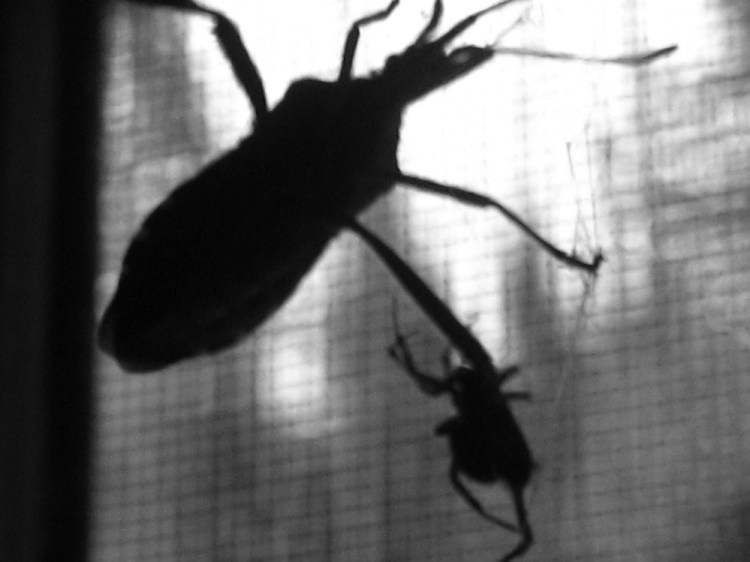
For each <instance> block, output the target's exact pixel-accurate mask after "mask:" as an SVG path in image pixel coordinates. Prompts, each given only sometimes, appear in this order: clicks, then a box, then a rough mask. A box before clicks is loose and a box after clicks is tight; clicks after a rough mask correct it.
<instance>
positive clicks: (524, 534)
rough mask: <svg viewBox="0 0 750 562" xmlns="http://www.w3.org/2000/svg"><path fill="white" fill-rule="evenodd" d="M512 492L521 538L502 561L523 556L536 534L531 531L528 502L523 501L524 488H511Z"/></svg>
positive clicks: (505, 561)
mask: <svg viewBox="0 0 750 562" xmlns="http://www.w3.org/2000/svg"><path fill="white" fill-rule="evenodd" d="M511 494H512V496H513V505H514V506H515V508H516V519H517V520H518V526H519V532H520V534H521V540H520V541H519V542H518V544H517V545H516V546H515V548H514V549H513V550H511V551H510V552H509V553H508V554H506V555H505V556H503V558H502V559H501V560H500V562H509V561H510V560H513V559H514V558H517V557H519V556H521V555H522V554H523V553H524V552H526V551H527V550H528V549H529V547H530V546H531V544H532V543H533V542H534V534H533V532H532V531H531V525H530V524H529V518H528V515H527V513H526V504H525V503H524V501H523V490H520V489H511Z"/></svg>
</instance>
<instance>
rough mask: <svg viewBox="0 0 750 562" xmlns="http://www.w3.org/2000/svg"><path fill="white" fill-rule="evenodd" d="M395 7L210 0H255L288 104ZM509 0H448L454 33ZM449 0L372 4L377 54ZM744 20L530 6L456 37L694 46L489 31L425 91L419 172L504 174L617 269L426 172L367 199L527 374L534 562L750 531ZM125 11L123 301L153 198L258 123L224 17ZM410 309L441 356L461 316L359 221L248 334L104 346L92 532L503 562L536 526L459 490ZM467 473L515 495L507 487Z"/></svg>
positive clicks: (368, 68) (466, 181)
mask: <svg viewBox="0 0 750 562" xmlns="http://www.w3.org/2000/svg"><path fill="white" fill-rule="evenodd" d="M385 4H386V2H384V1H379V0H357V1H351V2H346V1H344V0H327V1H322V0H321V1H316V2H296V1H290V0H279V1H276V2H260V1H250V0H245V1H242V0H233V1H230V0H226V1H221V2H218V1H217V2H214V3H212V4H211V5H212V6H214V7H216V8H217V9H221V10H222V11H224V12H225V13H226V14H227V15H229V16H230V17H231V18H232V19H234V20H235V21H236V22H237V23H238V25H239V27H240V29H241V32H242V34H243V37H244V38H245V42H246V45H247V48H248V50H249V51H250V53H251V54H252V56H253V58H254V60H255V62H256V64H257V65H258V67H259V69H260V72H261V74H262V77H263V80H264V83H265V86H266V90H267V93H268V96H269V101H270V103H271V105H272V106H273V105H274V104H275V103H276V102H277V101H278V100H279V99H280V98H281V97H282V96H283V94H284V92H285V90H286V88H287V86H288V84H289V83H290V82H291V81H292V80H293V79H296V78H299V77H301V76H315V77H318V78H322V79H327V80H334V79H335V78H336V76H337V73H338V67H339V63H340V58H341V52H342V49H343V43H344V38H345V36H346V32H347V30H348V28H349V25H350V24H351V23H352V22H353V21H354V20H355V19H357V18H359V17H361V16H363V15H365V14H368V13H371V12H373V11H375V10H379V9H382V8H384V7H385ZM486 4H487V2H486V1H485V2H484V3H482V2H475V1H472V2H468V1H466V0H462V1H460V2H459V1H451V0H445V12H444V18H443V22H444V24H443V25H442V27H441V29H447V27H448V25H449V24H451V23H453V22H455V21H458V20H459V19H460V18H462V17H464V16H466V15H467V14H468V13H470V12H471V11H472V10H475V9H480V8H483V7H485V5H486ZM431 10H432V5H431V2H430V1H429V0H427V1H425V0H403V1H402V5H401V6H399V7H398V8H397V9H396V10H395V12H394V13H393V14H392V16H391V17H389V18H388V19H387V20H385V21H383V22H380V23H377V24H374V25H371V26H368V27H366V28H365V29H364V30H363V32H362V38H361V41H360V48H359V50H358V52H357V56H356V61H355V71H356V73H357V74H358V75H367V74H368V73H370V72H373V71H376V70H377V69H378V68H380V67H382V65H383V63H384V61H385V58H386V57H387V56H388V55H389V54H391V53H394V52H397V51H399V50H401V49H403V48H404V47H405V46H406V45H407V44H408V43H409V42H410V41H412V40H413V39H414V37H415V36H416V35H417V33H418V31H419V30H420V29H422V27H423V26H424V25H425V23H426V21H427V20H428V19H429V15H430V13H431ZM749 25H750V10H749V9H748V8H747V6H746V4H745V3H744V2H742V1H740V0H680V1H677V0H660V1H656V0H642V1H638V2H632V1H626V0H596V1H595V0H566V1H565V2H553V1H551V0H531V1H530V2H527V3H520V4H519V5H518V6H514V7H512V8H508V9H506V10H503V11H500V12H498V13H497V14H495V15H493V16H492V17H488V18H486V19H485V20H483V21H481V22H480V23H479V24H478V25H477V26H476V27H474V28H472V29H471V30H470V31H469V32H468V33H467V34H466V35H465V36H464V38H465V41H466V42H470V43H473V44H478V45H486V44H490V43H492V42H494V41H496V40H497V39H498V38H500V40H502V42H503V44H506V45H516V46H527V47H534V48H543V49H548V50H554V51H565V52H575V53H580V54H585V55H593V56H611V55H620V54H624V53H629V52H633V51H641V50H645V49H649V48H659V47H663V46H666V45H669V44H671V43H678V44H679V50H678V51H677V52H676V53H675V54H674V55H672V56H671V57H669V58H666V59H662V60H659V61H657V62H655V63H654V64H652V65H650V66H646V67H641V68H638V69H630V68H623V67H618V66H615V65H601V64H584V63H578V62H562V61H551V60H543V59H534V58H528V57H512V56H498V57H496V58H495V59H493V60H492V61H491V62H490V63H488V64H486V65H485V66H483V67H482V68H481V69H479V70H477V71H476V72H474V73H473V74H471V75H470V76H467V77H465V78H463V79H461V80H460V81H458V82H456V83H454V84H452V85H451V86H450V87H448V88H445V89H443V90H440V91H437V92H435V93H433V94H432V95H430V96H429V97H427V98H425V99H423V100H420V101H419V102H418V103H416V104H414V105H413V106H411V107H409V108H408V110H407V112H406V115H405V121H404V126H403V129H402V135H401V144H400V149H399V160H400V166H401V168H402V170H403V171H404V172H408V173H413V174H416V175H421V176H425V177H429V178H432V179H435V180H437V181H442V182H448V183H451V184H455V185H460V186H464V187H466V188H470V189H473V190H476V191H478V192H481V193H484V194H487V195H489V196H491V197H494V198H496V199H498V200H500V201H502V202H503V203H504V204H506V205H508V206H509V207H510V208H512V209H514V210H515V211H516V212H517V213H519V214H520V215H522V216H523V217H524V218H525V219H526V220H527V221H529V223H530V224H531V225H533V226H534V228H536V229H538V231H539V232H540V233H541V234H543V235H544V236H547V237H549V238H550V239H551V240H553V241H554V242H555V243H556V244H557V245H559V246H560V247H562V248H563V249H565V250H575V251H576V252H577V253H578V254H579V255H581V256H584V257H588V258H590V257H592V256H593V255H594V254H595V253H596V252H597V251H598V250H599V249H601V251H602V252H603V254H604V257H605V260H606V261H605V262H604V263H603V264H602V266H601V269H600V272H599V274H598V276H596V277H590V276H586V275H585V274H581V273H579V272H576V271H574V270H571V269H570V268H566V267H563V266H561V265H560V264H558V263H556V262H555V261H554V260H553V259H551V258H550V257H549V256H548V255H546V254H544V253H543V252H541V251H540V249H539V248H538V247H537V246H535V245H534V244H532V243H530V242H529V240H528V239H527V238H526V237H525V236H524V235H523V234H522V233H520V232H518V230H517V229H515V228H514V227H513V226H512V225H511V224H509V223H508V222H506V221H504V220H503V219H502V217H500V215H499V214H497V213H494V212H491V211H483V210H477V209H472V208H467V207H464V206H461V205H460V204H458V203H456V202H454V201H451V200H449V199H445V198H437V197H434V196H431V195H428V194H424V193H416V192H413V191H412V190H409V189H408V188H407V187H403V186H397V187H396V188H395V190H394V191H393V192H392V193H391V194H389V195H388V196H387V197H385V198H383V199H382V200H380V201H378V202H377V203H376V204H375V205H373V206H372V207H371V208H370V209H369V210H368V211H367V212H366V213H365V215H364V216H363V217H362V220H363V222H365V223H366V224H367V225H368V226H369V227H370V228H371V229H373V230H374V231H377V232H378V233H379V235H380V236H382V237H383V238H384V239H386V240H387V241H388V242H389V244H391V245H392V246H393V247H394V248H395V249H396V250H397V251H398V252H399V254H401V255H402V256H404V257H405V259H407V261H408V262H409V263H410V264H411V265H412V266H413V267H414V268H415V269H416V270H417V271H418V272H419V273H420V275H422V276H423V277H424V279H425V280H426V281H427V282H428V283H429V284H430V285H431V286H432V287H433V288H434V290H435V291H436V293H438V294H439V295H440V296H441V297H442V298H444V299H445V300H446V302H448V303H449V304H450V306H451V307H452V308H453V310H454V311H455V312H456V314H457V315H458V316H459V317H460V318H461V320H462V321H463V322H464V323H466V324H467V325H469V326H470V327H471V329H472V331H473V332H474V333H475V334H476V335H477V337H478V338H479V339H480V340H481V341H482V342H483V344H484V345H485V346H486V347H487V349H488V350H489V351H490V353H491V354H492V355H493V358H494V360H495V362H496V363H497V365H498V366H500V365H507V364H513V363H517V364H518V365H520V366H521V368H522V371H521V375H520V376H519V377H517V378H515V379H513V381H512V382H511V383H509V384H508V386H507V388H508V389H513V390H522V391H528V392H530V393H531V395H532V399H531V401H529V402H521V403H514V404H513V410H514V412H515V413H516V416H517V418H518V420H519V423H520V425H521V427H522V428H523V430H524V432H525V434H526V436H527V438H528V440H529V443H530V446H531V448H532V450H533V452H534V457H535V460H536V462H537V465H538V468H537V469H536V471H535V473H534V477H533V480H532V484H531V485H530V486H529V488H528V490H527V492H526V499H527V503H528V508H529V517H530V520H531V524H532V526H533V528H534V532H535V544H534V546H533V547H532V548H531V550H530V551H529V552H528V555H527V556H526V559H528V560H580V561H588V560H592V561H593V560H610V561H628V562H631V561H634V560H643V561H646V560H648V561H651V560H654V561H655V560H659V561H667V560H675V561H677V560H680V561H681V562H684V561H689V560H695V561H697V560H701V561H704V560H737V561H739V560H746V559H747V558H748V557H750V539H749V538H748V537H750V477H749V476H748V474H750V470H749V469H750V466H749V463H750V438H748V437H747V435H748V434H750V415H749V414H750V406H749V405H748V404H749V403H750V377H748V373H747V372H746V366H747V365H748V363H749V361H748V360H749V359H750V357H748V355H749V351H748V349H749V347H750V288H749V287H750V285H748V279H750V258H748V252H750V226H748V225H750V220H748V219H749V218H750V217H749V211H748V208H749V207H748V196H747V194H746V181H747V180H746V178H747V177H748V176H750V170H749V169H748V168H749V167H750V164H748V162H750V158H748V156H749V154H748V148H747V147H748V146H750V144H749V143H748V138H747V137H748V131H747V128H748V119H750V106H749V105H748V103H749V100H750V97H749V95H748V94H749V93H750V92H746V91H745V90H750V87H749V86H748V82H747V76H748V71H749V70H750V68H749V67H748V64H750V63H748V62H747V61H748V60H750V59H749V57H748V53H747V50H748V47H750V44H749V41H748V26H749ZM108 37H109V44H108V54H107V59H106V60H107V80H106V84H105V85H104V88H105V90H106V92H105V100H106V103H105V108H104V115H103V119H104V130H105V138H104V143H103V146H104V149H103V154H102V159H103V162H104V167H105V172H106V173H105V181H104V184H103V185H102V189H101V194H100V202H101V203H100V205H101V217H102V222H101V247H100V256H101V258H100V264H101V270H100V275H99V278H98V294H99V304H100V308H99V310H100V312H101V310H103V308H104V306H105V305H106V303H107V301H108V299H109V298H110V297H111V295H112V293H113V291H114V288H115V284H116V281H117V278H118V275H119V270H120V264H121V260H122V256H123V254H124V251H125V249H126V247H127V244H128V241H129V239H130V238H131V237H132V236H133V235H134V234H135V232H136V231H137V228H138V225H139V224H140V223H141V221H142V220H143V219H144V217H145V216H146V215H147V213H148V212H149V210H151V209H152V208H153V207H154V206H155V205H156V204H158V203H159V202H160V201H161V200H162V199H163V198H164V197H165V196H166V194H167V193H169V192H170V190H171V189H172V188H173V187H175V186H176V185H178V184H179V183H180V182H182V181H184V180H186V179H188V178H190V177H191V176H192V175H193V174H195V173H196V172H197V171H198V170H200V169H201V167H202V166H204V165H205V164H206V163H208V162H210V161H211V160H213V159H215V158H218V157H219V156H220V155H221V154H223V153H224V152H226V151H228V150H231V149H232V148H233V147H234V146H235V145H236V143H237V142H238V140H239V139H241V138H242V137H243V136H245V135H247V134H248V133H249V132H250V131H251V130H252V118H253V115H252V111H251V110H250V108H249V105H248V103H247V100H246V99H245V98H244V97H243V95H242V93H241V91H240V89H239V88H238V86H237V85H236V83H235V82H234V79H233V76H232V74H231V70H230V68H229V66H228V64H227V62H226V60H225V59H224V57H223V56H222V54H221V52H220V50H219V48H218V46H217V45H216V42H215V40H214V37H213V35H212V33H211V22H210V21H209V20H207V19H206V18H204V17H201V16H199V15H186V14H182V13H177V12H175V11H172V10H168V9H155V8H148V7H144V6H135V5H130V4H126V3H124V2H120V3H116V4H114V5H112V6H111V10H110V13H109V19H108ZM247 188H248V189H252V190H259V191H260V190H263V189H268V186H264V185H257V184H254V183H253V181H252V178H247ZM305 188H306V186H300V189H305ZM272 235H273V233H272V232H269V236H272ZM248 244H252V241H248ZM241 258H242V257H241V256H238V259H241ZM394 316H395V317H397V318H398V328H399V329H400V331H401V332H402V333H404V334H407V335H408V341H409V345H410V347H411V348H412V350H413V352H414V355H415V358H416V360H417V361H418V363H419V365H420V367H421V368H422V369H424V370H426V371H431V372H434V373H435V374H440V373H441V372H442V368H443V361H442V357H443V356H444V355H445V353H444V352H445V350H446V346H447V343H446V342H445V340H444V339H442V337H441V336H440V334H439V333H438V332H437V331H436V330H435V329H434V328H433V327H432V326H431V325H430V323H429V321H428V319H427V318H426V316H425V315H424V314H423V313H422V312H421V311H420V310H419V308H418V307H416V306H415V305H414V304H413V302H412V301H411V300H410V299H409V297H408V295H407V294H406V293H405V292H404V291H403V290H402V289H401V288H400V287H399V285H398V284H397V283H396V282H394V280H393V279H392V277H391V276H390V275H389V273H388V271H387V270H386V269H385V268H384V266H383V265H382V264H381V263H380V261H379V260H378V259H377V258H376V256H374V255H373V254H372V253H371V251H370V250H369V249H368V248H367V247H366V246H365V245H364V244H363V243H362V242H361V241H360V240H359V239H357V238H356V237H355V236H354V235H352V234H347V233H343V234H341V235H340V236H339V237H337V238H336V239H335V240H334V241H333V243H332V244H331V246H330V247H329V249H328V250H327V252H326V253H325V255H324V256H323V257H322V259H321V260H320V261H319V263H318V264H317V265H316V266H315V268H314V269H313V271H312V272H311V273H310V274H309V275H308V276H307V277H306V278H305V279H304V281H303V282H302V284H301V285H300V287H299V289H298V290H297V291H296V293H295V295H294V297H293V298H292V299H291V300H290V301H289V302H288V303H287V304H286V305H285V306H284V307H283V309H282V310H281V311H280V312H279V313H278V314H276V315H275V316H274V317H273V318H272V319H271V320H270V321H269V322H267V323H266V324H264V325H263V327H262V328H261V329H259V330H258V331H256V332H255V333H254V334H253V335H252V336H251V337H250V338H248V339H247V340H245V341H244V342H243V343H241V344H240V345H237V346H236V347H234V348H232V349H230V350H228V351H226V352H223V353H220V354H217V355H215V356H212V357H205V358H200V359H197V360H192V361H187V362H184V363H181V364H178V365H177V366H175V367H172V368H169V369H166V370H164V371H162V372H159V373H155V374H149V375H131V374H127V373H124V372H123V371H122V370H121V369H120V368H119V367H118V366H117V365H116V363H115V362H114V361H112V360H111V359H110V358H109V357H107V356H104V355H101V356H100V358H99V361H98V387H97V389H98V390H97V404H96V408H97V412H98V416H97V440H96V450H95V466H94V469H95V471H94V476H95V489H94V500H93V520H92V525H93V528H92V552H93V557H92V558H93V559H94V560H97V561H140V560H160V561H170V560H180V561H186V560H221V561H235V560H238V561H239V560H243V561H247V560H251V561H274V562H282V561H292V560H305V561H308V562H309V561H339V560H340V561H351V560H359V561H366V560H367V561H386V560H387V561H389V562H391V561H393V562H397V561H407V560H408V561H412V562H417V561H427V560H431V561H438V560H440V561H443V560H445V561H448V560H450V561H472V562H474V561H477V560H485V561H488V562H489V561H492V560H497V559H498V558H500V557H501V555H502V554H503V553H504V552H506V551H508V550H509V549H510V548H511V547H512V546H513V545H514V544H515V542H516V541H517V537H516V536H515V535H513V534H512V533H509V532H507V531H505V530H503V529H499V528H497V527H494V526H492V525H490V524H489V523H488V522H487V521H485V520H483V519H481V518H480V517H479V516H478V515H477V514H476V513H475V512H474V511H472V510H471V509H470V507H469V506H468V505H467V504H466V503H465V502H464V501H463V500H462V499H461V498H460V497H459V496H458V495H457V494H456V493H455V492H454V490H453V489H452V487H451V484H450V481H449V478H448V468H449V465H450V460H451V457H450V451H449V449H448V446H447V443H446V442H445V440H444V439H442V438H440V437H437V436H435V435H434V433H433V429H434V427H435V426H436V425H437V424H439V423H440V422H441V421H443V420H445V419H447V418H448V417H450V416H451V415H452V414H453V409H452V406H451V404H450V401H449V400H448V398H427V397H426V396H425V395H423V394H422V393H421V392H420V391H419V390H418V389H417V388H416V387H415V385H414V384H413V383H412V381H411V380H409V378H408V377H407V376H406V375H405V374H404V373H403V372H402V371H401V370H400V369H399V367H398V366H397V365H396V364H395V363H394V362H393V361H392V360H391V358H390V357H389V356H388V346H389V345H390V344H391V343H392V342H393V340H394V338H395V336H396V326H394ZM454 359H457V358H454ZM470 485H471V489H472V490H473V491H474V493H475V494H476V496H477V497H478V498H480V499H481V501H482V502H483V503H484V504H485V506H486V507H487V509H488V510H489V511H491V512H492V513H495V514H497V515H500V516H502V517H506V518H509V519H511V520H512V518H513V512H512V506H511V502H510V500H509V498H508V495H507V493H506V491H505V489H504V488H503V487H502V485H501V484H498V485H493V486H479V485H476V486H475V485H473V484H470Z"/></svg>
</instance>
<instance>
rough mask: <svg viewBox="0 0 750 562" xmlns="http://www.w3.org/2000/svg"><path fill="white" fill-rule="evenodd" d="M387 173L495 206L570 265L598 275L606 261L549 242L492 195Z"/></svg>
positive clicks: (471, 201) (476, 204)
mask: <svg viewBox="0 0 750 562" xmlns="http://www.w3.org/2000/svg"><path fill="white" fill-rule="evenodd" d="M388 176H389V177H390V178H392V179H393V180H394V181H397V182H401V183H404V184H407V185H410V186H412V187H415V188H417V189H421V190H422V191H427V192H429V193H434V194H436V195H444V196H446V197H450V198H452V199H455V200H456V201H458V202H460V203H464V204H466V205H472V206H474V207H484V208H487V207H489V208H493V209H496V210H497V211H500V213H502V214H503V215H504V216H505V217H506V218H507V219H508V220H509V221H511V222H512V223H513V224H515V225H516V226H517V227H518V228H520V229H521V230H522V231H523V232H524V233H526V235H527V236H529V237H530V238H531V239H532V240H534V241H535V242H536V243H537V244H539V245H540V246H541V247H542V248H543V249H544V250H546V251H547V252H548V253H549V254H551V255H552V256H553V257H554V258H555V259H557V260H559V261H561V262H563V263H564V264H566V265H569V266H571V267H575V268H578V269H582V270H584V271H586V272H588V273H591V274H596V272H597V271H598V269H599V265H601V262H602V261H603V260H604V256H603V255H602V254H601V252H598V253H597V254H596V255H594V257H593V259H592V260H591V261H590V262H587V261H583V260H582V259H580V258H579V257H577V256H576V255H575V254H574V253H573V254H571V253H568V252H564V251H562V250H561V249H559V248H558V247H557V246H555V245H553V244H552V243H551V242H549V241H547V240H546V239H545V238H543V237H542V236H541V235H539V234H538V233H537V232H536V231H535V230H534V229H533V228H531V227H530V226H529V225H528V224H526V222H524V221H523V219H521V217H519V216H518V215H517V214H516V213H514V212H513V211H511V210H510V209H508V208H507V207H506V206H505V205H503V204H501V203H499V202H498V201H495V200H494V199H492V198H491V197H487V196H485V195H481V194H479V193H475V192H473V191H469V190H467V189H463V188H461V187H457V186H453V185H446V184H443V183H439V182H436V181H433V180H429V179H426V178H421V177H418V176H412V175H408V174H403V173H401V172H396V173H389V174H388Z"/></svg>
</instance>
